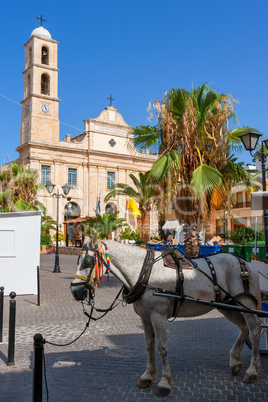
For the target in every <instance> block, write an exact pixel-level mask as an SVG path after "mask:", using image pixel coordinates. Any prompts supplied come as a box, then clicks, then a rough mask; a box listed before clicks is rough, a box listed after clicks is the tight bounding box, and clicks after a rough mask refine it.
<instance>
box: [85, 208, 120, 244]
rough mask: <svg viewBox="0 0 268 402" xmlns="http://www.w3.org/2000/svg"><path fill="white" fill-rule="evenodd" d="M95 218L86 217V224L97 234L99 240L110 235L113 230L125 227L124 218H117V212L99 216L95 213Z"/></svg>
mask: <svg viewBox="0 0 268 402" xmlns="http://www.w3.org/2000/svg"><path fill="white" fill-rule="evenodd" d="M95 213H96V216H95V217H87V218H86V223H87V224H88V225H89V227H90V228H91V229H94V230H95V231H96V232H97V233H98V237H99V238H100V239H105V238H106V237H107V236H108V235H109V234H110V233H112V232H114V231H115V230H117V229H119V228H121V227H124V226H127V222H126V221H125V219H124V218H118V214H119V211H116V212H108V213H107V214H103V215H101V214H99V213H98V212H96V211H95Z"/></svg>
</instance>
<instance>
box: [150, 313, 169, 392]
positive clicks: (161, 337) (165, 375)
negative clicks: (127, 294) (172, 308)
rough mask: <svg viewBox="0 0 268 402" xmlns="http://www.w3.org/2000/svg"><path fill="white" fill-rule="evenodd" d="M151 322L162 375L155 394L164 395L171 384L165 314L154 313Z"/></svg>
mask: <svg viewBox="0 0 268 402" xmlns="http://www.w3.org/2000/svg"><path fill="white" fill-rule="evenodd" d="M152 324H153V328H154V332H155V335H156V340H157V347H158V352H159V354H160V357H161V360H162V377H161V380H160V382H159V383H158V385H157V389H156V390H155V395H157V396H166V395H168V394H169V393H170V391H171V386H172V374H171V368H170V365H169V361H168V349H167V319H166V316H165V315H159V314H155V315H154V316H153V317H152Z"/></svg>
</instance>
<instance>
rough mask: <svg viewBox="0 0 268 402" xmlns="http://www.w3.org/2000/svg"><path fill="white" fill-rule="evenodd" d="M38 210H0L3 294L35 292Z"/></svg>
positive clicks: (38, 248) (38, 260)
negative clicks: (9, 211) (7, 211)
mask: <svg viewBox="0 0 268 402" xmlns="http://www.w3.org/2000/svg"><path fill="white" fill-rule="evenodd" d="M40 229H41V211H29V212H12V213H6V214H0V286H4V288H5V295H8V294H9V293H10V292H12V291H14V292H16V294H17V295H22V294H36V293H37V266H39V265H40Z"/></svg>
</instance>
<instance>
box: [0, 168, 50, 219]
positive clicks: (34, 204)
mask: <svg viewBox="0 0 268 402" xmlns="http://www.w3.org/2000/svg"><path fill="white" fill-rule="evenodd" d="M0 185H1V193H0V208H1V211H2V212H8V211H23V210H24V211H25V210H31V209H41V210H42V211H44V208H45V207H44V205H43V204H42V203H41V202H39V201H38V200H37V192H38V190H39V189H40V188H42V187H43V185H42V184H39V183H38V172H37V171H35V170H30V169H28V168H26V167H25V166H24V165H22V164H19V163H16V162H12V163H10V165H9V166H8V169H6V170H3V171H2V172H1V173H0Z"/></svg>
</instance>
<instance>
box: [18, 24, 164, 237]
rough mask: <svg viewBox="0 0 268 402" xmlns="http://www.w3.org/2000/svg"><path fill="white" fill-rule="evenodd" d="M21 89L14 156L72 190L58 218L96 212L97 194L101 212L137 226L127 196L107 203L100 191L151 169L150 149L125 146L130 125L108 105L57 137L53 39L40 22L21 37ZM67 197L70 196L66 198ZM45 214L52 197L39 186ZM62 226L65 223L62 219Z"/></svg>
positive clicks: (53, 209)
mask: <svg viewBox="0 0 268 402" xmlns="http://www.w3.org/2000/svg"><path fill="white" fill-rule="evenodd" d="M24 48H25V68H24V71H23V77H24V91H23V100H22V101H21V104H22V118H21V135H20V145H19V147H18V148H17V151H18V152H19V162H21V163H23V164H24V165H26V166H27V167H29V168H30V169H35V170H37V171H38V172H39V177H40V182H41V183H42V184H44V185H46V184H48V183H52V184H54V185H55V187H54V191H57V190H58V191H59V193H60V194H63V191H62V186H64V185H65V184H68V185H70V186H71V190H70V192H69V194H68V199H67V198H66V197H60V199H59V212H58V216H59V223H63V222H64V221H66V218H67V212H68V214H69V216H68V217H69V218H72V219H74V218H78V217H86V216H95V211H94V210H96V209H97V205H98V201H99V200H100V210H101V213H105V212H108V211H113V212H115V211H119V217H122V218H125V219H126V221H127V222H128V223H129V224H131V225H132V227H133V228H137V225H138V224H139V222H138V220H139V219H137V217H133V215H132V211H131V210H129V209H127V202H128V200H127V198H126V197H125V196H117V197H116V198H114V199H111V200H110V202H109V204H107V205H106V204H105V203H104V197H105V196H106V194H108V192H109V189H110V188H111V186H112V185H113V184H114V183H126V184H129V185H131V186H132V185H133V182H132V180H131V179H130V178H129V174H130V173H133V174H134V175H135V176H137V175H138V173H139V172H143V173H144V172H146V171H148V170H150V168H151V166H152V164H153V163H154V161H155V160H156V156H155V155H151V154H149V153H142V152H138V151H137V150H135V149H131V148H129V147H128V146H127V140H128V136H129V132H130V130H131V129H132V127H131V126H130V125H128V124H127V123H126V122H125V120H124V118H123V117H122V115H121V114H120V113H119V112H118V111H117V109H116V108H115V107H114V106H113V105H112V103H111V100H112V98H111V100H110V106H108V107H106V108H105V109H104V110H103V111H101V113H100V114H99V115H98V116H97V117H96V118H85V120H84V132H83V133H81V134H79V135H77V136H75V137H73V138H71V135H70V134H67V135H66V138H64V139H63V140H60V124H59V102H60V99H59V97H58V71H59V70H58V65H57V59H58V42H57V41H56V40H54V39H52V37H51V34H50V33H49V31H48V30H47V29H45V28H44V27H43V26H42V20H41V25H40V26H39V27H38V28H36V29H34V30H33V31H32V33H31V36H30V39H29V40H28V41H27V43H25V45H24ZM69 197H70V198H69ZM38 199H39V201H41V202H42V203H43V204H44V205H45V207H46V208H47V214H48V215H50V216H51V217H52V218H53V219H55V220H56V218H57V199H56V197H52V196H51V195H50V194H49V193H48V191H47V189H46V188H45V187H44V188H43V189H42V190H40V191H39V196H38ZM149 218H150V222H148V227H149V228H150V235H152V234H154V233H156V232H157V231H158V218H157V210H156V208H155V207H154V208H153V209H152V211H151V212H150V217H149ZM64 226H65V225H64Z"/></svg>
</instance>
